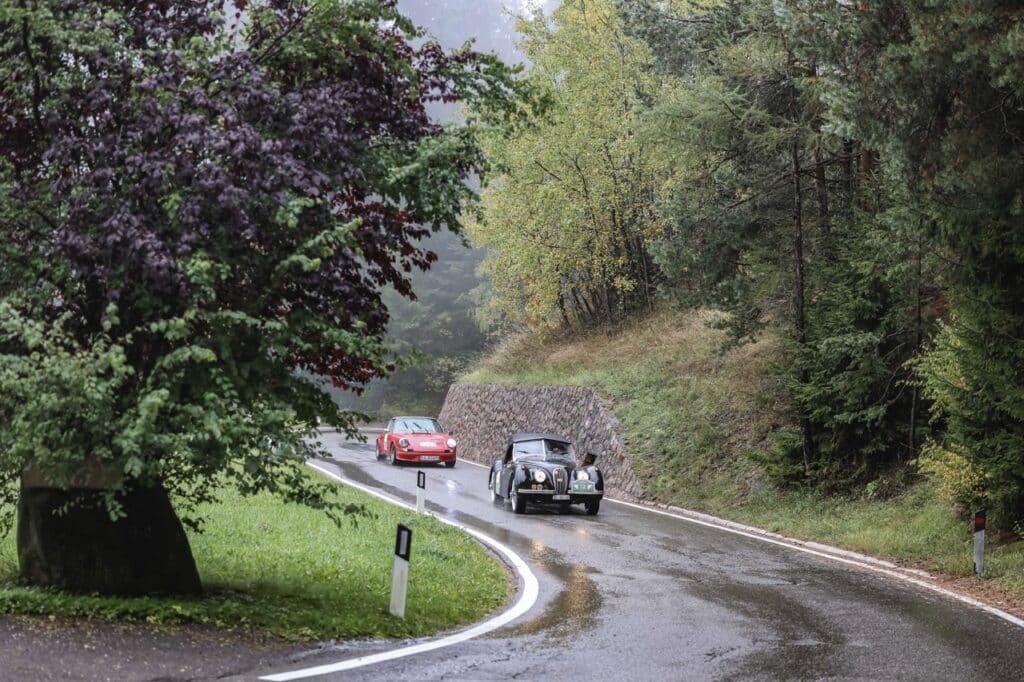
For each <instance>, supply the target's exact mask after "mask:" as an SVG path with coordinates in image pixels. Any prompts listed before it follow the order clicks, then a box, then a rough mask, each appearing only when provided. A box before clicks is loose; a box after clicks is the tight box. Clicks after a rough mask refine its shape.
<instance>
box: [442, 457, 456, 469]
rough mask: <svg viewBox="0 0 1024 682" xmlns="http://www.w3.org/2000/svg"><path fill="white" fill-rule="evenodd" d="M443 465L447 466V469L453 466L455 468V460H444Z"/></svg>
mask: <svg viewBox="0 0 1024 682" xmlns="http://www.w3.org/2000/svg"><path fill="white" fill-rule="evenodd" d="M444 465H445V466H446V467H448V468H449V469H454V468H455V460H454V459H453V460H452V461H450V462H445V463H444Z"/></svg>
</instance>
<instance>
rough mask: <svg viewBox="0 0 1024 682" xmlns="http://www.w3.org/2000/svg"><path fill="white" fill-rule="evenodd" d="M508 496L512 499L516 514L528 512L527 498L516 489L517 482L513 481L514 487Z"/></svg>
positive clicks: (513, 509)
mask: <svg viewBox="0 0 1024 682" xmlns="http://www.w3.org/2000/svg"><path fill="white" fill-rule="evenodd" d="M508 497H509V499H510V500H512V511H513V512H514V513H516V514H523V513H525V512H526V498H525V497H523V496H521V495H520V494H519V491H518V490H517V489H516V482H515V481H512V487H511V488H510V489H509V491H508Z"/></svg>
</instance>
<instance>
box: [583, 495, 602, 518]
mask: <svg viewBox="0 0 1024 682" xmlns="http://www.w3.org/2000/svg"><path fill="white" fill-rule="evenodd" d="M583 506H584V507H586V509H587V516H596V515H597V512H598V510H599V509H601V499H600V498H598V499H596V500H588V501H586V502H584V503H583Z"/></svg>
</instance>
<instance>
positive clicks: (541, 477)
mask: <svg viewBox="0 0 1024 682" xmlns="http://www.w3.org/2000/svg"><path fill="white" fill-rule="evenodd" d="M533 480H535V481H537V483H543V482H544V481H546V480H548V475H547V474H545V473H544V472H543V471H534V472H533Z"/></svg>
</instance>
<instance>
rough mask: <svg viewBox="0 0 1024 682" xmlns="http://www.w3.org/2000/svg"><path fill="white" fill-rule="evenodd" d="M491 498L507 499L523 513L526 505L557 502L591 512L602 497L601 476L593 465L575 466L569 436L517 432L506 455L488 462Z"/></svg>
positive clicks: (563, 505) (566, 506)
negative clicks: (573, 505) (489, 463)
mask: <svg viewBox="0 0 1024 682" xmlns="http://www.w3.org/2000/svg"><path fill="white" fill-rule="evenodd" d="M487 487H488V489H490V491H491V501H492V502H494V503H495V504H499V503H503V502H504V500H509V501H510V502H511V503H512V511H514V512H515V513H516V514H522V513H523V512H524V511H526V505H527V504H535V503H547V504H558V505H560V506H561V507H562V509H563V510H567V509H568V508H569V505H571V504H580V503H582V504H583V505H584V507H586V510H587V513H588V514H590V515H594V514H596V513H597V511H598V509H600V508H601V498H602V497H604V478H603V477H602V476H601V471H600V470H599V469H598V468H597V467H596V466H594V465H593V464H589V465H578V464H577V463H576V453H575V452H574V451H573V447H572V443H570V442H569V440H568V439H566V438H563V437H562V436H558V435H556V434H553V433H516V434H513V435H512V436H510V437H509V439H508V444H507V446H506V447H505V454H504V455H503V456H502V457H500V458H498V459H497V460H495V462H494V464H492V465H491V473H490V476H489V477H488V480H487Z"/></svg>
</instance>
